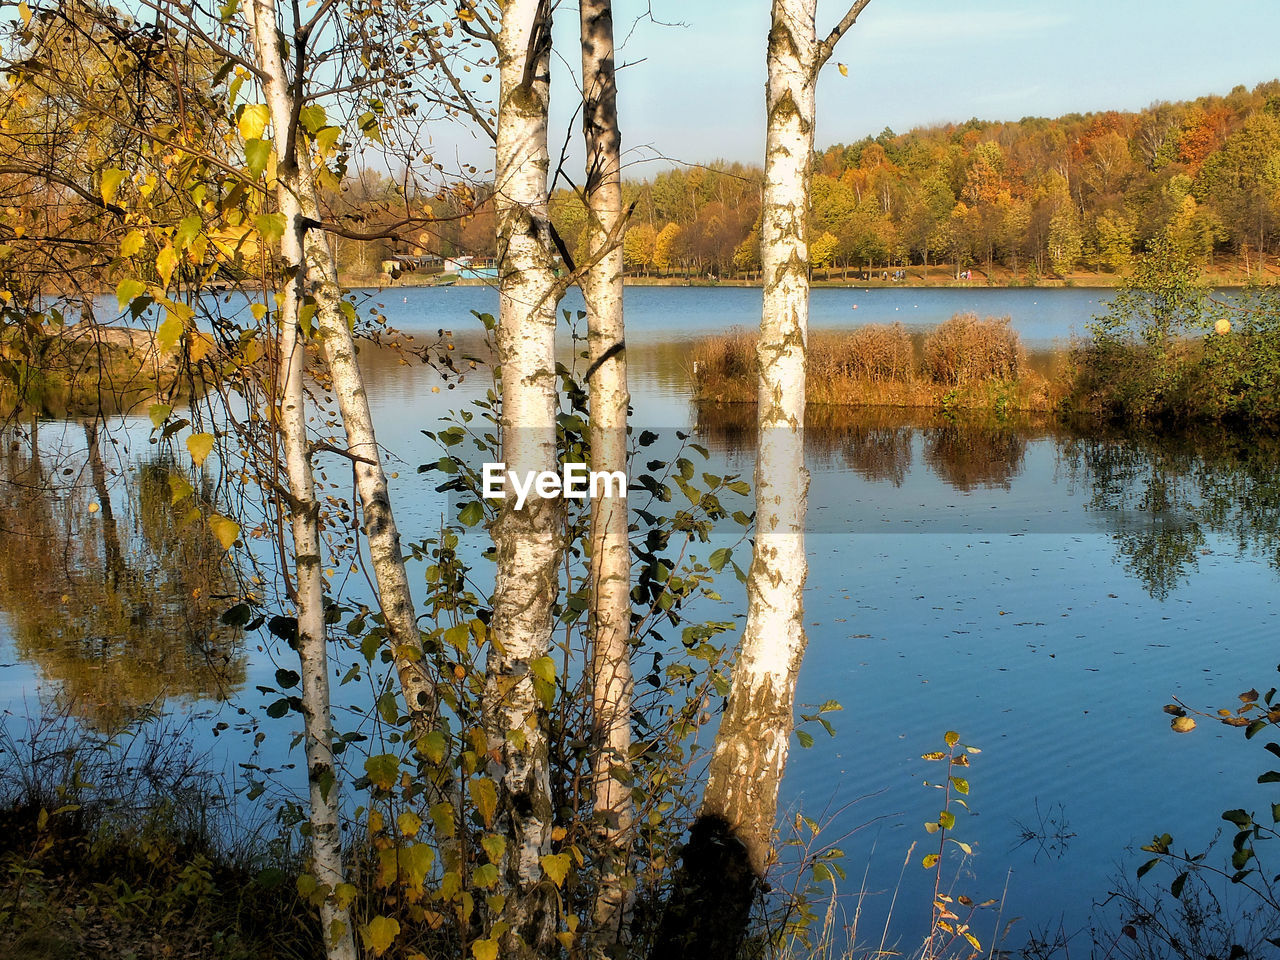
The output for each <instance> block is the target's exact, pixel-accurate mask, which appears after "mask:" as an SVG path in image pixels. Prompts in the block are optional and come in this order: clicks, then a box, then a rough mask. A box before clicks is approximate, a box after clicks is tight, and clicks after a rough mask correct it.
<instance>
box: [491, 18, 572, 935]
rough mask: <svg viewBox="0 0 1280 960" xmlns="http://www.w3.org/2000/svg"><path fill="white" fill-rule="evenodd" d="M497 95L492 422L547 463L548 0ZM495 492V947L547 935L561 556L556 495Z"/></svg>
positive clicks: (524, 34)
mask: <svg viewBox="0 0 1280 960" xmlns="http://www.w3.org/2000/svg"><path fill="white" fill-rule="evenodd" d="M496 42H497V49H498V61H499V92H498V118H497V131H496V132H497V152H496V160H495V169H494V190H495V192H494V205H495V210H496V213H497V220H498V292H499V313H498V325H497V335H496V339H497V349H498V363H499V368H500V375H501V378H502V409H501V415H500V430H501V441H502V454H503V459H504V461H505V463H506V466H507V470H509V471H512V472H514V473H515V474H516V475H518V476H523V475H526V474H527V473H529V472H539V471H545V470H551V471H554V470H555V468H556V403H557V397H556V365H555V332H556V304H557V300H558V296H559V292H560V288H559V286H558V281H557V279H556V275H555V268H556V257H555V247H554V245H553V241H552V237H551V223H550V220H549V218H548V199H549V198H548V184H547V175H548V170H549V168H550V156H549V153H548V148H547V107H548V103H549V98H550V77H549V68H550V56H551V4H550V3H549V2H548V0H508V2H507V3H506V5H505V6H504V7H503V10H502V23H501V28H500V31H499V34H498V37H497V40H496ZM514 504H515V500H514V498H513V497H507V498H506V500H505V501H504V502H503V506H502V510H501V512H500V514H499V516H498V518H497V519H496V521H495V522H494V528H493V540H494V547H495V553H496V556H497V564H496V570H495V580H494V592H493V617H492V621H491V624H490V633H491V636H490V648H489V654H488V661H487V664H486V676H485V703H484V711H485V717H484V721H485V729H486V734H487V736H488V739H489V753H490V756H496V757H497V758H498V759H497V760H496V761H495V762H494V763H493V764H492V766H491V770H492V773H493V776H494V779H495V780H496V781H497V786H498V790H497V794H498V797H497V816H496V829H498V830H499V831H500V832H501V833H502V834H503V835H504V836H505V839H506V845H505V848H504V850H503V853H502V856H501V858H500V864H499V869H500V873H501V878H502V879H501V882H500V886H501V890H500V892H501V895H502V896H503V905H502V910H501V914H502V916H501V920H500V922H501V923H503V924H504V925H505V926H504V929H503V931H502V933H501V937H502V943H503V955H504V956H506V955H512V956H517V955H532V954H533V953H536V952H537V951H540V950H543V949H544V948H545V947H546V946H547V945H548V944H549V943H550V942H551V935H552V932H553V929H554V922H555V914H554V905H555V904H554V897H555V889H554V886H553V885H552V884H551V883H548V882H546V881H545V880H544V877H543V868H542V863H541V860H542V858H543V857H545V856H547V855H549V854H550V852H551V828H552V809H551V784H550V772H549V768H548V744H547V736H546V728H545V725H544V723H543V722H542V720H543V716H544V709H543V706H542V703H541V701H540V699H539V696H538V693H537V691H536V689H535V685H534V679H535V676H536V673H535V671H542V672H546V671H547V670H549V669H553V667H552V661H551V660H550V658H549V657H548V656H547V652H548V650H549V649H550V643H551V627H552V618H551V606H552V603H553V602H554V600H555V597H556V595H557V592H558V589H559V578H558V563H559V559H560V556H561V553H562V550H563V547H562V540H563V519H562V516H561V505H560V501H558V500H553V499H542V498H538V497H531V498H530V499H529V500H528V502H526V503H525V505H524V506H523V508H521V509H519V510H517V509H515V506H514Z"/></svg>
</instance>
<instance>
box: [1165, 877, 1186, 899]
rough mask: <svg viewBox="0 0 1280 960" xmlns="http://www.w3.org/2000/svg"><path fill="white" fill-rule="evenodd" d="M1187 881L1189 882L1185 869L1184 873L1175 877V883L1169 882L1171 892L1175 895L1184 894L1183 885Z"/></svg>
mask: <svg viewBox="0 0 1280 960" xmlns="http://www.w3.org/2000/svg"><path fill="white" fill-rule="evenodd" d="M1186 882H1187V874H1186V871H1183V872H1182V873H1180V874H1178V875H1177V877H1175V878H1174V881H1173V883H1171V884H1169V892H1170V893H1171V894H1173V895H1174V896H1175V897H1180V896H1182V887H1183V885H1184V884H1186Z"/></svg>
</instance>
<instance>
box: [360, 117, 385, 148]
mask: <svg viewBox="0 0 1280 960" xmlns="http://www.w3.org/2000/svg"><path fill="white" fill-rule="evenodd" d="M356 125H357V126H358V127H359V128H360V132H361V133H363V134H364V135H365V136H366V137H368V138H369V139H370V140H373V141H376V142H377V143H381V142H382V130H381V129H380V127H379V126H378V116H377V114H375V113H374V112H373V111H372V110H367V111H365V112H364V113H362V114H360V116H359V117H357V118H356Z"/></svg>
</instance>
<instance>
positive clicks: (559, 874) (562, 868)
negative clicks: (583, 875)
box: [538, 853, 573, 887]
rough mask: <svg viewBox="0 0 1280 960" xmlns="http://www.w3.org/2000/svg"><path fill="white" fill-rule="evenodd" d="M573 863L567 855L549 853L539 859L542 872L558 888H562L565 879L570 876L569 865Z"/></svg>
mask: <svg viewBox="0 0 1280 960" xmlns="http://www.w3.org/2000/svg"><path fill="white" fill-rule="evenodd" d="M572 862H573V861H572V860H571V859H570V858H569V855H568V854H567V853H548V854H546V855H545V856H542V857H539V858H538V863H540V864H542V872H543V873H545V874H546V875H547V876H548V877H549V878H550V879H551V882H552V883H554V884H555V885H556V886H557V887H558V886H561V885H562V884H563V883H564V878H565V877H567V876H568V875H569V865H570V864H571V863H572Z"/></svg>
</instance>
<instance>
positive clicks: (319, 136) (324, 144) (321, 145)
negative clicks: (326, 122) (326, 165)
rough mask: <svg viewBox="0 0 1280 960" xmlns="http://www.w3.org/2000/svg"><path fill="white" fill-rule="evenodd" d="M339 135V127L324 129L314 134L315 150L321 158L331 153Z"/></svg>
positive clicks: (340, 131) (340, 130)
mask: <svg viewBox="0 0 1280 960" xmlns="http://www.w3.org/2000/svg"><path fill="white" fill-rule="evenodd" d="M341 133H342V129H341V128H340V127H324V128H322V129H320V130H318V131H317V132H316V149H317V150H319V151H320V155H321V156H322V157H323V156H328V155H329V153H330V152H332V150H333V148H334V146H335V145H336V144H337V142H338V136H339V135H340V134H341Z"/></svg>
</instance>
